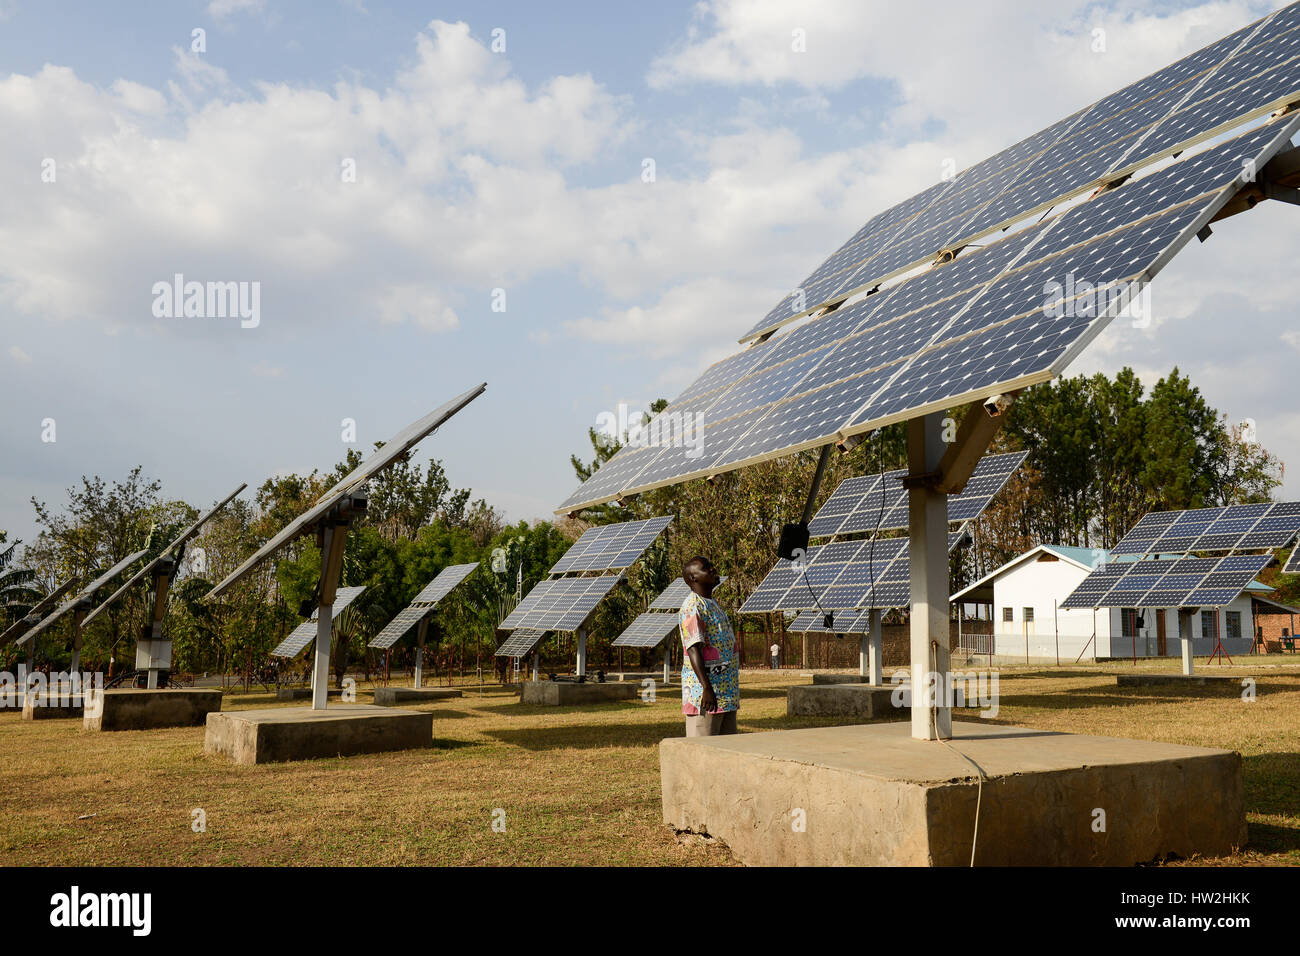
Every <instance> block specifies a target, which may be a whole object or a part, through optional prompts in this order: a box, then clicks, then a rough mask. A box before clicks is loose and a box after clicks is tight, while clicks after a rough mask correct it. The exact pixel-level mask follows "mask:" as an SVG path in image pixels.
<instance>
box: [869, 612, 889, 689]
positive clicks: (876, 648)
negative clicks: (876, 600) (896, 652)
mask: <svg viewBox="0 0 1300 956" xmlns="http://www.w3.org/2000/svg"><path fill="white" fill-rule="evenodd" d="M881 616H882V612H881V610H880V608H872V610H871V617H870V619H869V620H870V625H871V634H870V638H871V646H870V651H871V654H870V657H869V659H868V667H869V668H870V671H869V673H868V676H869V678H870V680H871V683H872V684H874V685H875V686H877V687H879V686H880V685H881V684H883V683H884V682H885V678H884V677H883V676H882V675H883V671H882V667H883V665H884V661H883V660H882V654H881V642H880V619H881Z"/></svg>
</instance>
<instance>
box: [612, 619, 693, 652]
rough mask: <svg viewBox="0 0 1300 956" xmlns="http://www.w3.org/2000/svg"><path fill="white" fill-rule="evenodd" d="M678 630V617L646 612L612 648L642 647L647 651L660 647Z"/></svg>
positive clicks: (629, 626)
mask: <svg viewBox="0 0 1300 956" xmlns="http://www.w3.org/2000/svg"><path fill="white" fill-rule="evenodd" d="M675 630H677V615H676V614H665V613H663V612H659V611H646V612H645V613H644V614H641V615H639V616H638V617H637V619H636V620H635V621H633V622H632V623H631V624H629V625H628V626H627V628H626V629H625V630H624V631H623V633H622V634H620V635H619V636H618V637H616V638H614V640H613V642H612V643H611V644H610V647H640V648H643V649H646V650H649V649H652V648H655V647H658V646H659V645H660V644H662V643H663V641H664V638H666V637H668V636H669V635H670V634H672V632H673V631H675Z"/></svg>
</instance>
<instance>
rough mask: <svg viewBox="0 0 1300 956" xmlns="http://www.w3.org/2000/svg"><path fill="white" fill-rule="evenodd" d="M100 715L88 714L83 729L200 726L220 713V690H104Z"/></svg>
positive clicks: (130, 688) (147, 728) (168, 688)
mask: <svg viewBox="0 0 1300 956" xmlns="http://www.w3.org/2000/svg"><path fill="white" fill-rule="evenodd" d="M98 710H99V713H97V714H95V713H87V714H86V715H85V719H84V720H83V721H82V723H81V726H82V729H83V730H150V729H152V728H155V727H201V726H202V725H203V724H204V722H206V721H207V719H208V714H210V713H213V712H215V711H219V710H221V691H219V690H191V689H189V688H179V687H177V688H171V687H166V688H163V689H162V690H145V689H142V688H136V687H127V688H122V689H120V690H106V691H104V702H103V704H102V706H100V707H99V708H98Z"/></svg>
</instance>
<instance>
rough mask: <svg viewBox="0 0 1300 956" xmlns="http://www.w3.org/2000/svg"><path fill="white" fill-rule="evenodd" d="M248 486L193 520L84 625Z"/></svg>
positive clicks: (88, 618)
mask: <svg viewBox="0 0 1300 956" xmlns="http://www.w3.org/2000/svg"><path fill="white" fill-rule="evenodd" d="M247 487H248V483H247V482H242V483H241V484H240V486H239V487H238V488H236V489H235V490H234V491H232V492H231V493H230V494H228V495H226V497H224V498H222V499H221V500H220V501H219V502H217V503H216V504H215V505H213V506H212V507H211V508H209V509H208V510H207V511H205V512H203V514H201V515H199V516H198V517H197V518H196V519H194V521H193V522H191V524H190V526H189V527H188V528H186V529H185V530H184V531H182V532H181V533H180V534H178V535H177V536H176V539H175V540H174V541H172V543H171V544H169V545H167V547H165V548H163V549H162V550H161V551H159V552H158V554H157V555H155V556H154V559H153V560H152V561H150V562H149V563H148V564H146V565H145V566H144V567H143V568H141V569H140V570H139V571H137V572H136V573H135V574H133V575H131V577H130V578H129V579H128V580H127V582H126V583H125V584H123V585H122V586H121V587H120V588H118V589H117V590H116V591H114V592H113V593H112V594H110V595H109V596H108V597H107V598H106V599H105V600H104V603H102V604H101V605H99V607H97V608H95V609H94V610H93V611H91V612H90V613H89V614H87V615H86V617H85V620H83V621H82V622H81V623H82V624H83V625H85V624H89V623H90V622H91V621H93V620H94V619H95V618H97V617H98V616H99V615H100V613H101V612H102V611H104V610H105V609H107V608H108V606H109V605H110V604H112V603H113V602H114V601H116V600H117V599H118V598H120V597H121V596H122V595H123V594H125V593H126V592H127V591H129V590H130V589H131V588H132V587H134V586H135V585H136V584H137V583H138V582H140V581H142V580H144V578H145V576H146V575H148V574H149V572H150V571H152V570H153V569H154V568H156V567H157V566H158V564H159V562H161V561H162V560H163V559H164V558H166V557H167V556H168V555H170V554H172V553H173V552H175V551H177V550H178V549H179V548H182V547H184V546H185V545H186V544H187V543H188V542H189V541H190V539H191V538H193V537H194V536H195V535H197V534H198V533H199V531H201V530H202V528H203V526H204V525H205V524H207V523H208V521H209V520H211V519H212V517H213V516H214V515H216V514H217V513H218V512H219V511H221V509H222V508H224V507H225V506H226V505H228V504H230V502H231V501H233V500H234V498H235V496H236V495H238V494H239V493H240V492H241V491H243V490H244V489H245V488H247Z"/></svg>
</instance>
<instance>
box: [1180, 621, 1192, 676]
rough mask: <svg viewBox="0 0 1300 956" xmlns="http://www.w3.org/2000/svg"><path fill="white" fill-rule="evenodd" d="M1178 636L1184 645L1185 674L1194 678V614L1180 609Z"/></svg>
mask: <svg viewBox="0 0 1300 956" xmlns="http://www.w3.org/2000/svg"><path fill="white" fill-rule="evenodd" d="M1178 636H1179V637H1180V638H1182V644H1183V673H1184V674H1186V675H1187V676H1188V677H1191V676H1192V666H1193V665H1192V612H1191V611H1185V610H1183V609H1182V608H1179V609H1178Z"/></svg>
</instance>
